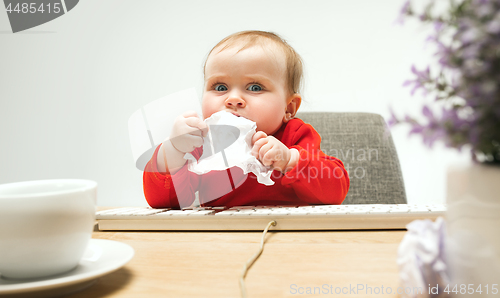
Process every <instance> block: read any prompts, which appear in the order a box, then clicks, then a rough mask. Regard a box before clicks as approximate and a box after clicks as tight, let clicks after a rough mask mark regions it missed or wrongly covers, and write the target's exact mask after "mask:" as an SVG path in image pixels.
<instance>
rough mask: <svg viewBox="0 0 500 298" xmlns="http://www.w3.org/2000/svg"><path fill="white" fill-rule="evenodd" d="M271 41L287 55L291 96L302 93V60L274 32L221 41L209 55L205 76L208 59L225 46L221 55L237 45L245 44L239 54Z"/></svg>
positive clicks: (244, 34)
mask: <svg viewBox="0 0 500 298" xmlns="http://www.w3.org/2000/svg"><path fill="white" fill-rule="evenodd" d="M269 41H271V42H272V43H273V44H274V45H276V46H277V47H278V48H279V49H281V50H282V51H283V53H284V55H285V63H286V85H287V89H288V92H289V95H292V94H294V93H300V89H301V86H302V80H303V77H304V74H303V69H302V58H301V57H300V55H299V54H298V53H297V52H296V51H295V50H294V49H293V48H292V47H291V46H290V45H289V44H288V43H287V42H286V41H285V40H284V39H283V38H281V37H280V36H279V35H277V34H275V33H272V32H266V31H256V30H251V31H241V32H237V33H234V34H231V35H229V36H228V37H226V38H224V39H223V40H221V41H219V43H218V44H216V45H215V46H214V47H213V48H212V50H210V52H209V53H208V56H207V59H206V60H205V64H204V65H203V76H205V67H206V65H207V60H208V57H210V54H212V52H213V51H214V49H216V48H218V47H220V46H222V45H224V46H223V47H222V48H221V49H220V50H219V53H220V52H222V51H223V50H225V49H227V48H229V47H232V46H234V45H236V44H243V47H242V48H241V49H239V50H238V52H239V51H242V50H244V49H246V48H249V47H252V46H254V45H261V46H263V47H264V46H268V45H269Z"/></svg>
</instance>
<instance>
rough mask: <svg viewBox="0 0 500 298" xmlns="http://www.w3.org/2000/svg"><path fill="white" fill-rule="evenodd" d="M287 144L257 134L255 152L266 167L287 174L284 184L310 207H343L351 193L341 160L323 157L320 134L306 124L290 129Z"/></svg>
mask: <svg viewBox="0 0 500 298" xmlns="http://www.w3.org/2000/svg"><path fill="white" fill-rule="evenodd" d="M286 139H287V140H286V141H285V143H286V144H287V145H288V146H287V145H285V143H283V142H282V141H280V140H277V139H276V138H274V137H273V136H267V135H266V134H265V133H264V132H257V133H256V134H255V135H254V137H253V139H252V141H253V142H254V146H253V148H252V153H253V154H254V156H256V157H257V158H258V159H259V160H260V161H261V162H262V163H263V164H265V165H272V166H273V168H274V169H276V170H280V171H281V172H283V173H285V175H284V177H283V179H282V180H281V183H282V184H283V185H290V186H291V187H293V189H294V190H295V193H296V194H297V196H298V197H299V198H300V199H301V200H303V201H305V202H308V203H309V204H341V203H342V201H343V200H344V198H345V196H346V195H347V192H348V190H349V184H350V183H349V177H348V175H347V171H346V170H345V168H344V165H343V163H342V161H340V160H339V159H337V158H335V157H331V156H328V155H326V154H324V153H323V152H322V151H321V150H320V149H319V148H320V141H321V138H320V136H319V134H318V133H317V132H316V131H315V130H314V129H313V128H312V126H310V125H307V124H302V125H300V126H299V127H297V128H296V129H293V130H291V132H290V134H289V135H288V136H287V138H286Z"/></svg>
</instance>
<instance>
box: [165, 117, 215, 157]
mask: <svg viewBox="0 0 500 298" xmlns="http://www.w3.org/2000/svg"><path fill="white" fill-rule="evenodd" d="M207 132H208V127H207V125H206V124H205V122H203V120H202V119H201V118H200V117H198V115H197V114H196V112H194V111H189V112H186V113H184V114H182V115H181V116H179V117H177V118H176V119H175V122H174V127H173V128H172V133H171V134H170V136H171V137H170V142H171V143H172V146H174V148H175V149H177V150H178V151H179V152H182V153H188V152H192V151H193V150H194V149H195V148H197V147H201V146H202V145H203V137H204V136H206V135H207Z"/></svg>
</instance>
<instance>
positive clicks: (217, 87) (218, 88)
mask: <svg viewBox="0 0 500 298" xmlns="http://www.w3.org/2000/svg"><path fill="white" fill-rule="evenodd" d="M215 91H227V87H226V86H224V85H217V86H215Z"/></svg>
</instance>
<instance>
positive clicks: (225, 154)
mask: <svg viewBox="0 0 500 298" xmlns="http://www.w3.org/2000/svg"><path fill="white" fill-rule="evenodd" d="M205 123H206V124H207V126H208V134H207V136H206V137H205V138H203V155H202V156H201V157H200V160H199V161H197V160H196V158H195V157H194V156H193V155H192V154H191V153H186V155H184V159H187V160H188V170H189V171H191V172H193V173H196V174H198V175H202V174H205V173H208V172H210V171H223V170H225V169H228V168H232V167H239V168H241V169H242V170H243V172H244V173H245V174H248V173H250V172H251V173H253V174H255V176H257V181H258V182H259V183H261V184H265V185H273V184H274V181H272V180H271V174H272V172H273V170H272V168H271V167H266V166H264V165H263V164H262V163H261V162H260V161H259V160H258V159H257V158H255V157H254V156H253V155H252V154H251V151H252V137H253V135H254V134H255V132H256V128H257V125H256V124H255V122H253V121H251V120H248V119H246V118H243V117H237V116H235V115H233V114H231V113H228V112H225V111H220V112H217V113H215V114H213V115H212V116H210V117H209V118H207V119H205ZM221 128H222V129H221ZM214 153H215V154H214Z"/></svg>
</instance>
